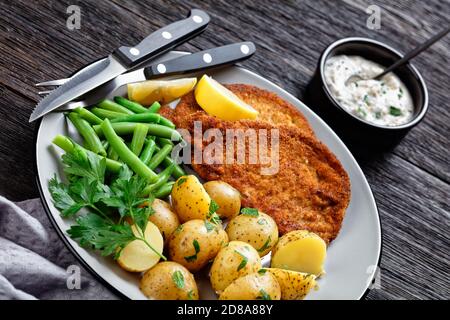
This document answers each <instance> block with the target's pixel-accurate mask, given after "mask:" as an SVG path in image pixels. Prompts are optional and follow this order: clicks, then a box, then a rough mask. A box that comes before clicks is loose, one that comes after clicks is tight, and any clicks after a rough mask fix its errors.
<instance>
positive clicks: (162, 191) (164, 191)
mask: <svg viewBox="0 0 450 320" xmlns="http://www.w3.org/2000/svg"><path fill="white" fill-rule="evenodd" d="M172 174H173V173H172ZM174 184H175V181H169V182H167V183H166V184H164V185H163V186H162V187H161V188H159V189H158V190H156V191H155V192H153V195H154V196H155V198H159V199H163V198H166V197H167V196H168V195H169V194H170V193H171V192H172V187H173V185H174Z"/></svg>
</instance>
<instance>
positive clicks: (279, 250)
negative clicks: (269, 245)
mask: <svg viewBox="0 0 450 320" xmlns="http://www.w3.org/2000/svg"><path fill="white" fill-rule="evenodd" d="M326 256H327V245H326V244H325V241H323V239H322V238H321V237H319V236H318V235H317V234H315V233H312V232H309V231H307V230H295V231H291V232H288V233H286V234H285V235H283V236H282V237H281V238H280V240H279V241H278V243H277V245H276V246H275V247H274V248H273V250H272V261H271V263H270V266H271V267H272V268H280V269H287V270H293V271H298V272H304V273H311V274H314V275H316V276H320V275H321V274H322V273H324V270H323V264H324V262H325V258H326Z"/></svg>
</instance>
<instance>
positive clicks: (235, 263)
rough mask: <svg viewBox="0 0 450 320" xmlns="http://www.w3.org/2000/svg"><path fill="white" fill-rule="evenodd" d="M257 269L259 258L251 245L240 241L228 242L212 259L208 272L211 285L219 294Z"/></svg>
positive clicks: (259, 265)
mask: <svg viewBox="0 0 450 320" xmlns="http://www.w3.org/2000/svg"><path fill="white" fill-rule="evenodd" d="M259 269H261V258H260V257H259V254H258V252H257V251H256V250H255V249H254V248H253V247H252V246H251V245H249V244H248V243H245V242H242V241H230V242H229V243H228V246H226V247H224V248H222V249H220V251H219V253H218V254H217V256H216V258H215V259H214V262H213V264H212V266H211V271H210V280H211V285H212V287H213V289H214V290H215V291H216V292H217V293H218V294H220V293H222V291H223V290H225V288H226V287H228V286H229V285H230V284H231V283H232V282H233V281H234V280H236V279H237V278H240V277H242V276H245V275H247V274H250V273H255V272H256V271H258V270H259Z"/></svg>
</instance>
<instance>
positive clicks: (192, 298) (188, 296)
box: [187, 290, 194, 300]
mask: <svg viewBox="0 0 450 320" xmlns="http://www.w3.org/2000/svg"><path fill="white" fill-rule="evenodd" d="M187 298H188V300H194V290H189V292H188V295H187Z"/></svg>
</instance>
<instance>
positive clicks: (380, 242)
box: [33, 50, 383, 300]
mask: <svg viewBox="0 0 450 320" xmlns="http://www.w3.org/2000/svg"><path fill="white" fill-rule="evenodd" d="M170 53H175V54H189V52H185V51H176V50H173V51H171V52H170ZM233 67H234V68H238V69H240V71H242V72H244V73H247V74H249V76H250V77H255V78H257V79H258V80H259V81H261V82H264V83H266V84H267V85H269V86H272V87H276V88H277V90H278V91H280V92H282V93H283V94H284V95H286V96H288V97H289V98H290V99H291V100H293V101H295V102H296V103H297V104H299V105H302V106H303V109H302V110H300V111H301V112H302V113H304V112H306V113H309V115H310V116H312V117H314V118H316V119H315V120H317V121H318V122H319V123H320V126H322V127H326V128H327V129H328V131H330V132H331V133H332V134H333V135H334V138H335V139H336V140H337V141H338V142H339V143H340V145H341V147H342V148H343V149H344V151H345V152H346V153H347V154H348V155H349V156H350V158H351V160H352V162H353V163H354V165H355V167H356V169H357V170H358V173H359V174H360V175H361V176H362V177H363V178H364V179H363V182H364V184H365V187H367V189H368V190H369V196H370V201H371V202H372V205H373V206H374V208H375V211H376V217H377V222H378V226H376V227H377V228H378V231H379V232H377V236H378V239H377V244H378V250H377V258H376V261H377V262H376V267H377V268H374V270H373V271H371V272H370V275H369V277H368V281H367V284H366V289H365V291H364V292H362V293H361V294H360V296H359V297H358V298H357V299H358V300H360V299H363V298H364V297H366V296H367V294H368V293H369V292H370V290H371V288H370V286H371V284H372V282H373V281H374V278H375V275H376V273H377V269H378V268H379V267H380V262H381V256H382V247H383V237H382V235H383V229H382V225H381V219H380V214H379V210H378V206H377V203H376V201H375V198H374V196H373V192H372V188H371V187H370V185H369V183H368V181H367V179H366V177H365V175H364V173H363V171H362V170H361V168H360V166H359V164H358V162H357V161H356V159H355V158H354V157H353V154H352V153H351V152H350V150H349V149H348V148H347V146H346V145H345V144H344V143H343V142H342V140H341V139H340V138H339V136H338V135H337V134H336V133H335V132H334V131H333V130H332V129H331V128H330V127H329V126H328V124H327V123H326V122H325V121H324V120H322V118H320V117H319V116H318V115H317V114H316V113H315V112H314V111H312V110H311V109H310V108H309V107H308V106H307V105H306V104H305V103H303V102H302V101H300V100H299V99H298V98H297V97H295V96H293V95H292V94H290V93H289V92H287V91H286V90H284V89H283V88H281V87H280V86H278V85H277V84H275V83H273V82H271V81H269V80H267V79H265V78H264V77H262V76H260V75H259V74H256V73H254V72H252V71H250V70H248V69H245V68H243V67H240V66H233ZM295 108H297V106H295ZM297 109H298V108H297ZM42 120H43V118H40V119H39V120H38V122H37V123H36V126H35V130H34V144H35V148H34V163H33V164H34V170H35V177H36V180H35V182H36V185H37V188H38V191H39V198H40V200H41V203H42V205H43V208H44V211H45V213H46V214H47V216H48V218H49V220H50V222H51V224H52V226H53V228H54V229H55V231H56V232H57V234H58V236H59V237H60V238H61V240H62V241H63V243H64V244H65V245H66V247H67V248H68V249H69V251H70V252H71V253H72V254H73V255H74V256H75V257H76V258H77V260H78V261H79V262H80V263H81V264H82V266H83V267H84V268H85V269H86V270H87V271H88V272H90V273H91V274H92V275H93V276H94V277H95V278H96V280H99V281H100V282H101V283H102V284H104V285H106V287H108V288H109V289H110V290H111V291H113V292H114V293H115V294H116V295H118V296H119V297H121V298H125V299H131V297H129V296H127V294H126V293H124V292H122V291H121V290H120V289H119V288H117V287H115V286H114V285H112V284H111V283H110V282H108V280H107V279H105V278H104V277H102V276H101V275H100V274H99V273H98V272H97V271H95V270H94V269H93V268H92V266H91V265H90V264H89V263H88V262H87V261H86V260H85V259H84V258H83V257H82V256H81V255H80V254H79V253H78V251H77V249H75V247H74V246H73V245H72V244H71V243H70V242H69V240H68V238H67V236H66V235H65V234H64V231H63V230H62V229H61V228H60V227H59V225H58V223H57V221H56V220H55V217H54V216H53V213H52V211H51V209H50V207H49V203H48V201H51V200H48V201H47V199H46V197H45V195H44V191H43V190H44V186H43V185H42V183H41V179H40V176H39V169H38V157H37V155H38V138H39V133H40V129H41V124H42ZM344 219H345V217H344ZM80 248H81V247H80ZM82 249H83V250H84V248H82Z"/></svg>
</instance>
